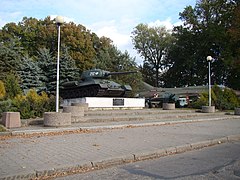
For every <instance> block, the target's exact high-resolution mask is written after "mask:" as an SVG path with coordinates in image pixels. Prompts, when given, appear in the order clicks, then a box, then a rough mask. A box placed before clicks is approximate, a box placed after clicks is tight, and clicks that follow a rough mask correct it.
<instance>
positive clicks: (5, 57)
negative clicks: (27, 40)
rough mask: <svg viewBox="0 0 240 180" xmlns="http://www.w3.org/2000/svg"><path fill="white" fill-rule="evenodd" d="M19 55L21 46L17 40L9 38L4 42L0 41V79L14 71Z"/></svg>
mask: <svg viewBox="0 0 240 180" xmlns="http://www.w3.org/2000/svg"><path fill="white" fill-rule="evenodd" d="M21 57H22V48H21V47H20V46H19V44H18V42H17V40H15V39H9V41H7V42H5V43H0V80H4V79H5V78H6V76H7V75H9V74H15V73H16V71H17V69H18V67H19V62H20V59H21Z"/></svg>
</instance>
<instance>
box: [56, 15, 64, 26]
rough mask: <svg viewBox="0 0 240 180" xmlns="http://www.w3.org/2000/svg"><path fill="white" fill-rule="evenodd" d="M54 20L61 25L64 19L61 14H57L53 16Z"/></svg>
mask: <svg viewBox="0 0 240 180" xmlns="http://www.w3.org/2000/svg"><path fill="white" fill-rule="evenodd" d="M55 22H56V23H57V25H61V24H63V23H64V19H63V17H62V16H57V17H56V18H55Z"/></svg>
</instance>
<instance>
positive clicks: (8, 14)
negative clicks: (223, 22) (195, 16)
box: [0, 0, 196, 63]
mask: <svg viewBox="0 0 240 180" xmlns="http://www.w3.org/2000/svg"><path fill="white" fill-rule="evenodd" d="M195 3H196V0H0V7H1V9H0V27H2V26H4V25H5V24H6V23H9V22H16V23H17V22H19V21H21V20H22V18H23V17H25V16H26V17H34V18H37V19H44V18H45V17H47V16H51V17H55V16H56V15H61V16H63V17H65V18H64V19H65V21H73V22H74V23H76V24H82V25H84V26H86V27H87V28H88V29H90V30H91V31H92V32H94V33H96V34H97V35H98V36H99V37H101V36H106V37H109V38H111V39H112V40H113V43H114V45H116V46H117V47H118V49H120V50H121V51H122V52H124V51H125V50H127V51H128V52H129V53H130V54H131V56H132V57H135V56H136V52H135V50H133V46H132V42H131V37H130V36H131V32H132V31H133V29H134V27H136V26H137V25H138V24H139V23H146V24H149V25H165V26H167V28H171V27H172V26H173V25H177V24H179V23H180V20H179V12H182V11H183V10H184V8H185V7H186V6H188V5H192V6H194V5H195ZM136 61H137V62H138V63H141V59H139V57H136Z"/></svg>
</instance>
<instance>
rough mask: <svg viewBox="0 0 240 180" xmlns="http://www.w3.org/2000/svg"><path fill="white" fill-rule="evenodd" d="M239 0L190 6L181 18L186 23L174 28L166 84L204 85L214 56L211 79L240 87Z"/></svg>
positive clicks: (165, 75) (166, 85) (208, 1)
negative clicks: (208, 58) (207, 60)
mask: <svg viewBox="0 0 240 180" xmlns="http://www.w3.org/2000/svg"><path fill="white" fill-rule="evenodd" d="M237 2H238V1H236V0H231V1H224V0H207V1H206V0H200V1H197V3H196V5H195V7H192V6H187V7H186V8H185V9H184V11H183V12H182V13H180V19H181V20H182V21H183V23H184V25H181V26H177V27H175V28H174V31H173V36H174V37H175V39H176V42H175V43H174V44H173V46H172V47H171V49H170V51H169V54H168V57H167V59H168V60H167V62H168V63H169V64H170V69H169V70H168V71H167V72H166V73H164V76H163V80H164V82H165V87H174V86H185V85H202V84H206V83H207V81H208V78H207V71H208V68H207V67H208V63H207V62H206V57H207V56H208V55H211V56H212V57H213V58H214V61H213V62H212V66H211V67H212V68H211V70H212V72H213V74H212V77H211V78H212V81H213V82H214V83H215V84H222V85H228V87H234V88H236V89H239V87H240V85H239V83H240V82H239V79H240V78H239V71H240V66H239V57H240V51H239V48H240V45H239V32H240V28H239V12H240V11H239V3H237Z"/></svg>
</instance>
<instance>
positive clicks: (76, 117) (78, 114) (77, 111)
mask: <svg viewBox="0 0 240 180" xmlns="http://www.w3.org/2000/svg"><path fill="white" fill-rule="evenodd" d="M84 109H85V107H82V106H65V107H63V113H71V118H72V119H71V122H83V121H85V119H84Z"/></svg>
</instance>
